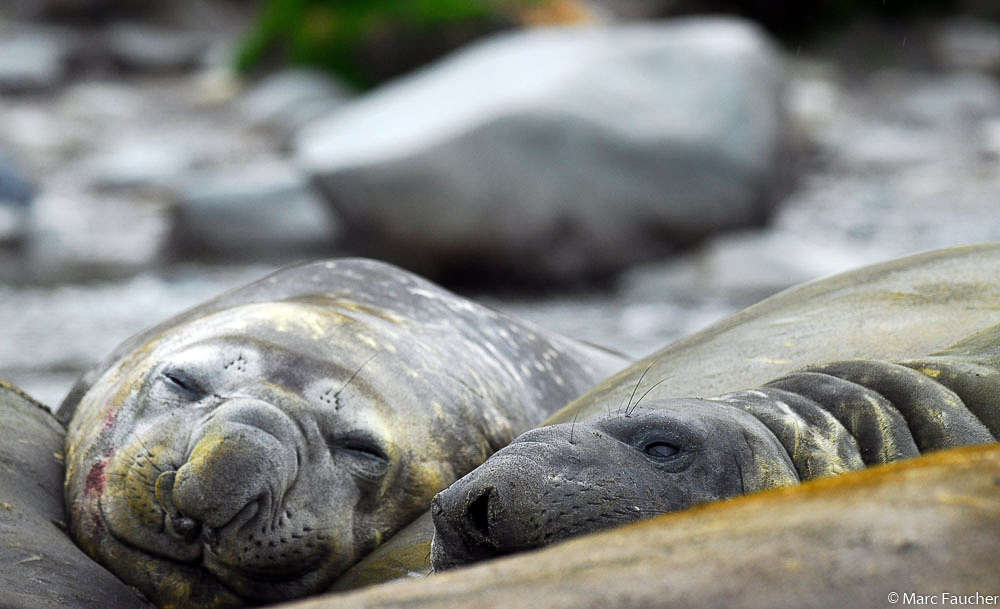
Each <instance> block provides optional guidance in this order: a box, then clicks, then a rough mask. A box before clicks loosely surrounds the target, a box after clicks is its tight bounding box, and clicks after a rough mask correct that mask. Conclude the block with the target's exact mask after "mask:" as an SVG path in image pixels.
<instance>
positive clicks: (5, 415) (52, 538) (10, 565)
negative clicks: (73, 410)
mask: <svg viewBox="0 0 1000 609" xmlns="http://www.w3.org/2000/svg"><path fill="white" fill-rule="evenodd" d="M64 436H65V431H64V430H63V428H62V426H61V425H59V423H58V422H57V421H56V419H55V417H53V416H52V414H51V413H50V412H49V410H48V408H46V407H45V406H43V405H42V404H40V403H38V402H36V401H35V400H34V399H32V398H31V397H29V396H28V395H27V394H25V393H23V392H22V391H21V390H19V389H17V388H16V387H14V386H12V385H9V384H8V383H6V382H4V381H0V561H2V563H3V569H0V605H2V606H3V607H5V608H7V609H105V608H107V609H151V607H150V605H149V604H148V603H146V602H145V601H144V600H143V599H142V598H140V597H139V595H138V594H136V593H135V592H134V591H133V590H132V589H131V588H129V587H128V586H126V585H125V584H123V583H122V582H120V581H118V579H116V578H115V577H114V576H113V575H111V573H109V572H107V571H106V570H104V568H103V567H101V566H100V565H98V564H97V563H96V562H94V561H93V560H91V559H90V558H89V557H88V556H87V555H86V554H84V553H83V552H82V551H81V550H80V549H79V548H77V547H76V545H75V544H74V543H73V540H71V539H70V537H69V535H67V534H66V531H65V528H66V526H67V523H68V522H69V519H68V517H67V514H66V509H65V507H64V504H63V492H62V487H63V472H64V469H65V467H64V464H63V461H64V458H63V439H64Z"/></svg>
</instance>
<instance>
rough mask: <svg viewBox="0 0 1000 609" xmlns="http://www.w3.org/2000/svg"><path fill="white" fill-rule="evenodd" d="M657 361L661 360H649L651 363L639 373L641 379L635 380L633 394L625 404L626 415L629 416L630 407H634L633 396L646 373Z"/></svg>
mask: <svg viewBox="0 0 1000 609" xmlns="http://www.w3.org/2000/svg"><path fill="white" fill-rule="evenodd" d="M657 361H659V360H655V359H654V360H653V361H651V362H649V365H648V366H646V369H645V370H643V371H642V374H640V375H639V380H637V381H636V382H635V387H633V388H632V395H630V396H628V405H627V406H625V416H629V409H630V408H632V398H634V397H635V392H636V391H638V390H639V385H641V384H642V379H644V378H646V373H647V372H649V369H650V368H652V367H653V365H654V364H656V362H657Z"/></svg>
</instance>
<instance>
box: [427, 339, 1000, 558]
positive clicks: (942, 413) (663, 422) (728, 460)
mask: <svg viewBox="0 0 1000 609" xmlns="http://www.w3.org/2000/svg"><path fill="white" fill-rule="evenodd" d="M998 346H1000V326H994V327H992V328H990V329H988V330H986V331H984V332H981V333H979V334H976V335H974V336H972V337H970V338H969V339H967V340H965V341H963V342H962V343H959V344H957V345H955V346H954V347H952V348H950V349H948V350H946V351H944V352H940V353H938V354H936V355H933V356H929V357H926V358H922V359H920V360H909V361H904V362H902V363H900V364H894V363H888V362H878V361H867V360H850V361H842V362H834V363H830V364H825V365H819V366H812V367H809V368H806V369H804V370H802V371H799V372H795V373H792V374H789V375H786V376H784V377H782V378H779V379H776V380H774V381H771V382H769V383H767V384H765V385H764V386H762V387H761V388H759V389H754V390H747V391H739V392H735V393H729V394H726V395H722V396H720V397H717V398H709V399H701V398H688V399H671V398H666V397H652V398H651V397H649V396H646V397H645V398H643V395H644V394H645V392H646V391H650V393H649V395H654V392H655V384H654V386H653V387H652V388H651V389H647V388H644V387H643V386H642V384H641V381H642V379H641V378H640V384H639V385H637V395H635V396H634V397H633V399H630V400H629V402H628V403H626V404H624V405H623V407H622V408H620V409H618V410H617V411H615V412H611V413H609V414H607V415H605V416H602V417H598V418H596V419H591V420H588V421H583V422H579V421H578V422H576V423H563V424H558V425H551V426H546V427H541V428H538V429H534V430H531V431H529V432H527V433H525V434H522V435H521V436H519V437H518V438H517V439H515V440H514V441H513V442H512V443H511V444H510V445H508V446H507V447H506V448H504V449H502V450H501V451H499V452H498V453H497V454H495V455H494V456H493V457H491V458H490V459H489V460H488V461H487V462H486V463H485V464H483V465H482V466H480V467H479V468H477V469H476V470H475V471H473V472H472V473H470V474H468V475H467V476H465V477H464V478H462V479H461V480H459V481H458V482H456V483H455V484H453V485H452V486H451V487H449V488H448V489H446V490H445V491H443V492H441V493H439V494H438V495H437V496H436V497H435V498H434V501H433V503H432V506H431V513H432V515H433V517H434V526H435V533H434V539H433V541H432V550H431V561H432V564H433V566H434V569H435V570H444V569H448V568H451V567H454V566H457V565H462V564H466V563H469V562H475V561H478V560H483V559H485V558H490V557H493V556H497V555H502V554H509V553H513V552H518V551H521V550H527V549H531V548H537V547H540V546H544V545H547V544H549V543H552V542H555V541H558V540H561V539H566V538H568V537H573V536H576V535H580V534H584V533H589V532H592V531H596V530H599V529H603V528H607V527H611V526H615V525H618V524H622V523H626V522H630V521H634V520H638V519H640V518H644V517H647V516H651V515H654V514H660V513H665V512H672V511H677V510H683V509H686V508H688V507H691V506H694V505H697V504H700V503H705V502H709V501H716V500H719V499H725V498H728V497H734V496H737V495H742V494H745V493H750V492H754V491H759V490H764V489H767V488H773V487H778V486H785V485H789V484H795V483H797V482H799V481H805V480H811V479H814V478H819V477H824V476H831V475H836V474H840V473H843V472H846V471H851V470H858V469H863V468H864V467H866V466H870V465H876V464H883V463H889V462H893V461H898V460H900V459H905V458H909V457H914V456H917V455H920V454H921V453H924V452H928V451H934V450H940V449H946V448H953V447H958V446H965V445H974V444H985V443H990V442H995V441H996V440H997V438H998V437H1000V358H998V357H997V352H998Z"/></svg>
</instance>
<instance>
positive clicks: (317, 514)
mask: <svg viewBox="0 0 1000 609" xmlns="http://www.w3.org/2000/svg"><path fill="white" fill-rule="evenodd" d="M624 363H625V362H624V361H623V360H622V359H621V358H620V357H618V356H616V355H614V354H611V353H608V352H605V351H603V350H600V349H598V348H594V347H591V346H589V345H584V344H581V343H577V342H575V341H572V340H569V339H566V338H564V337H560V336H556V335H553V334H550V333H546V332H544V331H542V330H540V329H539V328H537V327H534V326H532V325H530V324H528V323H525V322H521V321H517V320H514V319H512V318H509V317H506V316H504V315H502V314H499V313H497V312H495V311H492V310H490V309H487V308H485V307H482V306H478V305H476V304H474V303H472V302H470V301H468V300H465V299H463V298H460V297H457V296H455V295H453V294H451V293H449V292H447V291H445V290H443V289H441V288H439V287H437V286H435V285H434V284H431V283H429V282H427V281H424V280H422V279H420V278H419V277H416V276H414V275H412V274H410V273H407V272H405V271H402V270H400V269H398V268H395V267H392V266H389V265H386V264H382V263H378V262H374V261H368V260H359V259H347V260H337V261H329V262H317V263H312V264H305V265H301V266H297V267H292V268H289V269H286V270H283V271H279V272H278V273H275V274H273V275H271V276H269V277H267V278H265V279H263V280H261V281H258V282H256V283H253V284H251V285H249V286H247V287H244V288H241V289H238V290H235V291H233V292H230V293H228V294H225V295H223V296H221V297H219V298H217V299H215V300H212V301H210V302H208V303H206V304H204V305H201V306H199V307H196V308H194V309H192V310H190V311H187V312H185V313H183V314H181V315H179V316H177V317H175V318H174V319H171V320H169V321H167V322H165V323H163V324H161V325H159V326H157V327H155V328H153V329H151V330H149V331H147V332H145V333H142V334H140V335H138V336H136V337H134V338H132V339H130V340H129V341H127V342H126V343H125V344H124V345H122V346H121V347H120V348H119V349H118V350H117V351H116V352H115V353H114V354H112V356H111V357H110V358H109V359H108V360H107V361H106V362H105V363H104V364H102V365H101V366H99V367H98V368H97V369H95V370H94V371H93V372H92V373H90V374H88V375H86V376H85V377H84V378H83V379H82V380H81V381H80V382H79V383H78V385H77V386H76V387H75V388H74V390H73V391H72V393H71V394H70V396H69V397H68V398H67V400H66V401H65V402H64V404H63V407H62V411H61V416H62V417H63V418H64V419H70V422H69V427H68V434H67V442H66V464H67V474H66V501H67V506H68V511H69V513H70V516H71V532H72V534H73V536H74V538H75V539H76V541H77V542H78V543H79V544H80V546H81V547H82V548H83V549H84V550H86V551H87V552H88V553H90V554H91V555H92V556H94V557H95V558H97V559H98V560H99V561H100V562H102V563H103V564H104V565H106V566H107V567H108V568H109V569H110V570H112V571H113V572H114V573H115V574H117V575H118V576H119V577H120V578H121V579H122V580H124V581H125V582H127V583H129V584H131V585H134V586H136V587H137V588H139V589H140V590H141V591H142V592H143V593H144V594H146V595H147V596H148V597H149V598H151V599H152V600H153V601H154V602H156V603H157V604H158V605H161V606H172V607H177V608H182V607H199V608H208V607H231V606H240V605H244V604H259V603H263V602H275V601H280V600H283V599H289V598H294V597H299V596H303V595H307V594H312V593H316V592H319V591H322V590H325V589H327V588H328V587H329V586H330V585H331V583H332V582H333V581H334V580H335V579H336V578H337V577H338V576H339V575H340V574H341V573H342V572H344V571H345V570H346V569H347V568H348V567H350V566H351V565H352V564H354V563H355V562H356V561H358V560H359V559H360V558H361V557H363V556H364V555H365V554H367V553H369V552H371V551H372V550H373V549H374V548H375V547H377V546H378V545H379V543H380V542H381V541H382V540H383V539H385V538H387V537H389V536H390V535H392V534H393V533H395V532H396V531H397V530H398V529H400V528H401V527H403V526H404V525H406V524H407V523H408V522H410V521H411V520H413V519H414V518H415V517H416V516H417V515H418V514H420V513H421V512H422V511H423V510H425V509H427V507H428V505H429V503H430V500H431V498H432V497H433V495H434V494H435V493H436V492H438V491H440V490H441V489H443V488H445V487H446V486H447V485H448V484H450V483H451V482H453V481H454V480H455V479H457V478H458V477H460V476H462V475H463V474H465V473H466V472H468V471H469V470H471V469H473V468H474V467H476V466H477V465H479V464H480V463H482V462H483V461H484V460H485V459H486V458H487V457H488V456H489V455H490V454H491V453H493V452H494V451H496V450H497V449H499V448H500V447H502V446H504V445H505V444H506V443H507V442H509V441H510V440H511V439H512V438H513V437H514V436H516V435H517V434H518V433H520V432H521V431H523V430H525V429H527V428H529V427H531V426H532V425H534V424H537V423H538V422H540V421H541V420H542V419H543V418H544V417H545V416H546V415H548V414H550V413H551V412H553V411H554V410H556V409H557V408H559V407H561V406H563V405H564V404H565V403H567V402H568V401H569V400H571V399H572V398H574V397H576V396H577V395H579V394H580V393H582V392H583V391H584V390H585V389H587V388H588V387H589V386H591V385H593V384H594V383H595V382H597V381H598V380H600V379H601V378H603V377H604V376H606V375H608V374H609V373H610V372H612V371H614V370H616V369H618V368H620V367H622V366H623V365H624Z"/></svg>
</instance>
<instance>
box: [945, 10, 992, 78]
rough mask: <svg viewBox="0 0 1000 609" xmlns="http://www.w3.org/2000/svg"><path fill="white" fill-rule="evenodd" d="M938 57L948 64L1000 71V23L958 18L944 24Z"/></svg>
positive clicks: (969, 68) (960, 67) (971, 68)
mask: <svg viewBox="0 0 1000 609" xmlns="http://www.w3.org/2000/svg"><path fill="white" fill-rule="evenodd" d="M936 43H937V44H936V48H935V51H936V52H937V59H938V61H939V62H940V64H941V65H942V66H943V67H945V68H951V69H956V68H957V69H961V70H981V71H984V72H996V71H1000V25H997V24H995V23H991V22H989V21H983V20H976V19H955V20H951V21H947V22H945V23H944V24H942V25H941V27H940V30H939V32H938V36H937V40H936Z"/></svg>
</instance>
